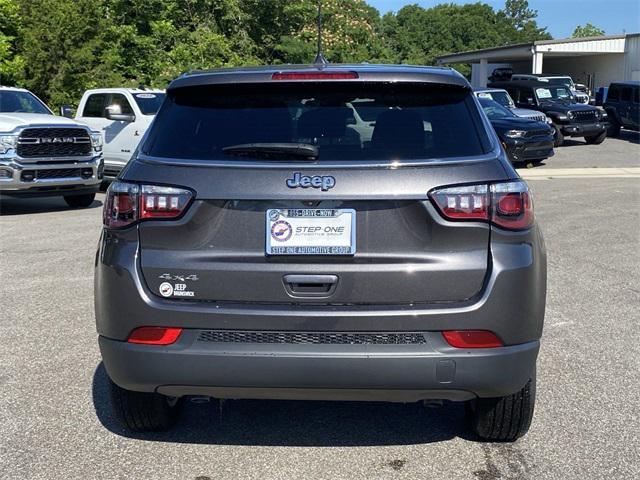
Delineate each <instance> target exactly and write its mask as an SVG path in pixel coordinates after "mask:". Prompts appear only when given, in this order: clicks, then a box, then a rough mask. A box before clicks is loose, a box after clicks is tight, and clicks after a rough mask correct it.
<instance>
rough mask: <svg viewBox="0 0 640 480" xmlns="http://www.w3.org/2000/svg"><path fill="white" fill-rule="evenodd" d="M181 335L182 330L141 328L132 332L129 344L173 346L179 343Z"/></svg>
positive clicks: (128, 340)
mask: <svg viewBox="0 0 640 480" xmlns="http://www.w3.org/2000/svg"><path fill="white" fill-rule="evenodd" d="M181 333H182V329H181V328H169V327H139V328H136V329H135V330H134V331H133V332H131V334H130V335H129V338H128V339H127V342H129V343H139V344H142V345H171V344H172V343H176V342H177V341H178V338H179V337H180V334H181Z"/></svg>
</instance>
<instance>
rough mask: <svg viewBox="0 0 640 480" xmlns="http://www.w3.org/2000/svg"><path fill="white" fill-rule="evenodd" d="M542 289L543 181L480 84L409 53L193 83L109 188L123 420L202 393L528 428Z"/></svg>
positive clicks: (112, 317) (107, 346) (139, 420)
mask: <svg viewBox="0 0 640 480" xmlns="http://www.w3.org/2000/svg"><path fill="white" fill-rule="evenodd" d="M356 118H359V119H360V121H358V120H356ZM362 119H366V120H362ZM545 295H546V257H545V250H544V242H543V240H542V235H541V233H540V230H539V229H538V226H537V224H536V222H535V220H534V215H533V203H532V198H531V193H530V192H529V189H528V187H527V185H526V183H525V182H523V181H522V180H521V179H520V178H519V177H518V175H517V173H516V172H515V171H514V170H513V168H512V167H511V165H510V163H509V161H508V159H507V158H506V156H505V152H504V151H503V150H502V149H501V147H500V143H499V141H498V139H497V137H496V135H495V133H494V132H493V129H492V128H491V125H490V124H489V123H488V121H487V119H486V117H485V115H483V114H482V111H481V109H480V108H479V105H478V102H477V100H476V98H475V96H474V95H473V92H472V90H471V88H470V86H469V84H468V82H467V81H466V80H465V79H464V78H463V77H462V76H461V75H459V74H458V73H457V72H455V71H454V70H451V69H445V68H426V67H411V66H374V65H327V66H278V67H261V68H246V69H231V70H212V71H204V72H194V73H190V74H186V75H183V76H181V77H180V78H178V79H176V80H175V81H173V82H172V83H171V85H170V86H169V88H168V90H167V98H166V100H165V102H164V104H163V105H162V107H161V109H160V111H159V113H158V116H157V118H156V120H155V122H154V123H153V125H152V127H151V128H150V129H149V131H148V132H147V133H146V135H145V138H144V139H143V140H142V142H141V143H140V146H139V148H138V150H137V152H136V153H135V154H134V156H133V158H132V160H131V162H129V164H128V165H127V167H126V168H125V169H124V170H123V172H122V173H121V175H120V177H119V179H118V181H116V182H115V183H113V184H112V185H111V187H110V188H109V190H108V193H107V198H106V200H105V208H104V229H103V231H102V236H101V240H100V245H99V251H98V253H97V256H96V270H95V308H96V320H97V329H98V333H99V344H100V350H101V352H102V358H103V361H104V365H105V367H106V371H107V373H108V375H109V377H110V379H111V381H112V385H111V397H112V401H113V407H114V413H115V415H116V416H117V417H118V418H119V419H120V420H121V422H122V424H123V425H124V426H125V427H127V428H129V429H132V430H138V431H140V430H158V429H165V428H168V427H169V426H171V425H172V423H173V422H174V421H175V419H176V417H177V414H178V412H179V410H180V406H181V403H182V398H183V397H184V396H188V395H205V396H210V397H212V398H214V399H224V398H264V399H304V400H327V399H329V400H377V401H392V402H416V401H421V400H431V399H438V400H451V401H460V402H466V403H467V406H468V410H469V413H470V418H471V419H472V426H473V429H474V430H475V432H476V433H477V435H478V436H479V437H480V438H482V439H487V440H504V441H513V440H515V439H516V438H518V437H520V436H522V435H523V434H525V433H526V432H527V430H528V428H529V425H530V423H531V418H532V415H533V407H534V399H535V378H536V377H535V371H536V357H537V354H538V349H539V340H540V336H541V333H542V324H543V317H544V309H545ZM425 428H427V427H426V426H425Z"/></svg>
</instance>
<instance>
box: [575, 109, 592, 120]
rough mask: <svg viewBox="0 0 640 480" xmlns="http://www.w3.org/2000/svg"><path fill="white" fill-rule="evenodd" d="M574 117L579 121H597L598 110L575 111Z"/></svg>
mask: <svg viewBox="0 0 640 480" xmlns="http://www.w3.org/2000/svg"><path fill="white" fill-rule="evenodd" d="M573 118H575V120H576V122H578V123H595V121H596V112H595V111H593V110H587V111H577V112H573Z"/></svg>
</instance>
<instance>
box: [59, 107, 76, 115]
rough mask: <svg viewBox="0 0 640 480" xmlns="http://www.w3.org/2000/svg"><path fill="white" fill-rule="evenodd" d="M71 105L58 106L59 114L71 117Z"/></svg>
mask: <svg viewBox="0 0 640 480" xmlns="http://www.w3.org/2000/svg"><path fill="white" fill-rule="evenodd" d="M73 113H74V112H73V107H71V105H62V106H61V107H60V115H61V116H62V117H66V118H73Z"/></svg>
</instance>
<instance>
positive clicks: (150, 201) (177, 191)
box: [103, 182, 193, 228]
mask: <svg viewBox="0 0 640 480" xmlns="http://www.w3.org/2000/svg"><path fill="white" fill-rule="evenodd" d="M192 197H193V194H192V193H191V192H190V191H189V190H185V189H183V188H177V187H164V186H157V185H137V184H133V183H126V182H114V183H112V184H111V186H110V187H109V190H108V191H107V198H106V201H105V203H104V211H103V224H104V226H105V227H107V228H124V227H129V226H131V225H133V224H135V223H136V222H138V221H140V220H145V219H170V218H177V217H179V216H180V215H182V214H183V213H184V211H185V210H186V209H187V207H188V205H189V203H190V202H191V198H192Z"/></svg>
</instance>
